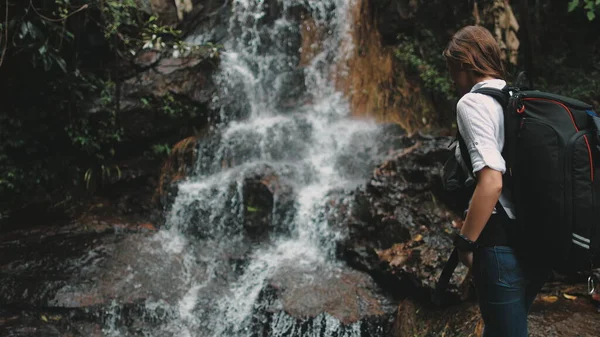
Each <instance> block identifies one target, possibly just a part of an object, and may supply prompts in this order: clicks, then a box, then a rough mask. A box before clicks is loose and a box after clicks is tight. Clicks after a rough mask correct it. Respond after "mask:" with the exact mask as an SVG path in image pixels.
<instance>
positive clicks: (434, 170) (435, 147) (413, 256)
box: [338, 135, 466, 293]
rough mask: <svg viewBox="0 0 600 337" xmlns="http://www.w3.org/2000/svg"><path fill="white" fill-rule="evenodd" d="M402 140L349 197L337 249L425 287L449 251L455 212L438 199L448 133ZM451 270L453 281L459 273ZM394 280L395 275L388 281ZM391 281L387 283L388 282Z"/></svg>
mask: <svg viewBox="0 0 600 337" xmlns="http://www.w3.org/2000/svg"><path fill="white" fill-rule="evenodd" d="M403 142H404V143H405V144H406V145H407V146H405V147H404V148H403V150H401V151H399V152H398V153H396V154H394V155H393V156H392V158H391V159H389V160H387V161H386V162H385V163H384V164H383V165H381V166H380V167H378V168H377V169H375V171H374V176H373V178H372V179H371V181H370V182H369V183H368V185H367V186H366V187H365V188H363V189H360V190H358V191H356V192H355V193H354V194H353V195H352V196H351V197H350V204H351V207H350V212H349V216H347V217H346V218H345V220H344V221H345V225H346V226H347V227H348V236H347V237H346V239H345V240H344V241H343V242H341V244H340V246H339V249H338V252H339V253H340V255H341V256H343V257H344V258H345V259H346V260H347V261H348V262H349V263H350V264H351V265H353V266H354V267H356V268H359V269H360V270H364V271H367V272H369V273H371V274H372V275H373V276H374V277H376V278H377V279H378V280H379V281H381V282H383V283H386V284H388V286H391V287H393V288H396V289H393V291H394V292H396V293H398V292H401V291H408V292H410V291H411V290H409V289H403V290H401V289H397V288H398V287H396V286H392V284H397V283H396V282H399V283H404V282H409V284H412V286H413V287H417V288H428V289H430V288H431V287H433V286H434V285H435V282H436V280H437V277H438V276H439V274H440V273H441V269H442V268H443V265H444V263H445V260H446V258H447V256H448V255H449V254H450V252H451V251H452V244H451V239H450V232H451V231H450V227H451V223H452V221H453V220H454V219H455V218H457V216H456V215H455V214H453V213H452V212H451V211H450V210H449V209H448V208H447V207H446V206H445V205H444V204H443V203H442V202H441V201H440V198H441V195H442V194H443V192H442V191H441V180H440V178H439V173H440V169H441V167H442V164H443V162H444V161H445V159H446V158H447V156H448V155H449V151H448V150H447V147H446V145H447V144H448V142H449V138H431V137H426V136H420V135H417V136H414V137H408V136H404V139H403ZM465 274H466V271H465V270H464V268H459V269H458V270H457V272H456V273H455V275H454V281H455V284H459V283H460V280H461V279H462V278H463V277H464V276H465ZM394 280H395V281H394ZM390 282H391V283H390Z"/></svg>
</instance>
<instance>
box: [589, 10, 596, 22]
mask: <svg viewBox="0 0 600 337" xmlns="http://www.w3.org/2000/svg"><path fill="white" fill-rule="evenodd" d="M587 17H588V20H590V21H593V20H594V19H595V18H596V13H594V12H592V11H588V12H587Z"/></svg>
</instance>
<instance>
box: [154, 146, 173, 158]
mask: <svg viewBox="0 0 600 337" xmlns="http://www.w3.org/2000/svg"><path fill="white" fill-rule="evenodd" d="M171 147H172V146H171V145H169V144H164V143H161V144H154V145H152V154H153V155H154V156H156V157H159V158H163V157H167V156H168V155H169V154H171Z"/></svg>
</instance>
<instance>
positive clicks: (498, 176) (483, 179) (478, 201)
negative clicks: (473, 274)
mask: <svg viewBox="0 0 600 337" xmlns="http://www.w3.org/2000/svg"><path fill="white" fill-rule="evenodd" d="M501 193H502V173H501V172H498V171H495V170H492V169H490V168H487V167H486V168H484V169H482V170H481V171H480V172H478V179H477V186H476V187H475V192H473V197H472V199H471V205H470V206H469V211H468V212H467V217H466V219H465V222H464V224H463V226H462V228H461V231H460V232H461V234H463V235H464V236H466V237H467V238H468V239H469V240H471V241H476V240H477V239H478V238H479V235H480V234H481V231H483V228H484V227H485V224H486V223H487V222H488V220H489V219H490V216H491V215H492V212H493V210H494V207H495V206H496V204H497V203H498V199H499V198H500V194H501Z"/></svg>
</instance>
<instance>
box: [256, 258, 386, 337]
mask: <svg viewBox="0 0 600 337" xmlns="http://www.w3.org/2000/svg"><path fill="white" fill-rule="evenodd" d="M394 310H395V308H394V307H393V306H392V305H391V304H390V302H389V301H388V300H387V299H386V298H385V297H384V296H382V294H381V293H380V292H379V290H378V288H377V286H376V285H375V283H374V282H373V281H372V279H371V278H370V277H369V276H368V275H366V274H364V273H361V272H357V271H352V270H350V269H345V268H343V269H338V270H320V268H319V267H318V266H310V268H302V267H300V268H299V267H298V266H296V267H294V268H287V269H281V270H280V271H279V272H278V273H277V274H276V275H274V276H273V277H272V278H271V279H270V281H269V282H268V284H267V286H266V287H265V288H264V289H263V290H262V292H261V294H260V295H259V300H258V305H257V310H256V314H255V319H254V325H255V330H256V331H257V333H256V335H257V336H262V335H268V336H271V335H277V336H306V335H307V334H310V335H312V334H314V335H321V333H322V331H324V330H325V331H327V330H329V329H332V328H333V329H336V330H337V331H338V333H341V334H342V335H344V334H346V333H350V332H351V331H354V332H355V333H356V332H359V331H360V332H362V333H363V334H366V335H368V336H383V335H384V333H385V332H386V331H387V330H389V329H390V325H391V321H392V317H393V313H394Z"/></svg>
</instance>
